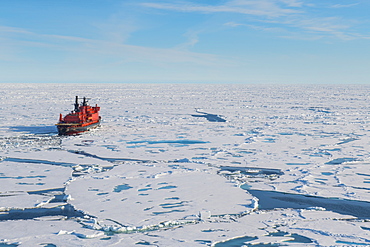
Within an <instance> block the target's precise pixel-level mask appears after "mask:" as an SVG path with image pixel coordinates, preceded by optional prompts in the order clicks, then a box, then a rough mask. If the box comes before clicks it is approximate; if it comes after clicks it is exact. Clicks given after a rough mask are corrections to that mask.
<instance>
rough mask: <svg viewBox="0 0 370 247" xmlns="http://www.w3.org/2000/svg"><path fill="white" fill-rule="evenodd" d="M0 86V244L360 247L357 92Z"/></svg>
mask: <svg viewBox="0 0 370 247" xmlns="http://www.w3.org/2000/svg"><path fill="white" fill-rule="evenodd" d="M0 85H1V88H0V95H1V96H0V168H1V169H0V246H48V247H51V246H215V247H234V246H351V245H353V246H354V245H363V246H366V245H368V246H369V245H370V223H369V222H370V171H369V167H370V157H369V156H370V151H369V148H368V147H369V144H370V139H369V136H370V133H369V130H370V121H369V114H370V106H369V96H370V86H360V85H353V86H352V85H340V86H333V85H331V86H318V85H300V86H297V85H294V86H289V85H274V86H267V85H262V86H258V85H226V84H225V85H223V84H174V85H171V84H0ZM76 95H79V96H86V97H89V98H91V100H90V103H91V104H96V103H97V104H98V105H99V106H101V112H100V113H101V116H102V119H103V121H102V126H101V127H100V128H98V129H95V130H92V131H89V132H85V133H83V134H81V135H76V136H58V135H57V130H56V128H55V126H54V124H55V123H56V122H57V121H58V118H59V113H62V114H66V113H68V112H69V111H70V110H72V108H73V103H74V102H73V100H74V96H76Z"/></svg>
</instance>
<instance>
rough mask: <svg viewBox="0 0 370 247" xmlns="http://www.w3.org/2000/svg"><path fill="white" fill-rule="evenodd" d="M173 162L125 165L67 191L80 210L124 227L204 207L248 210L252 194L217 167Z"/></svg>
mask: <svg viewBox="0 0 370 247" xmlns="http://www.w3.org/2000/svg"><path fill="white" fill-rule="evenodd" d="M171 165H173V164H169V163H156V164H155V165H150V164H132V165H121V166H118V167H115V168H114V169H112V170H111V171H108V172H106V173H104V174H99V175H89V176H85V177H80V178H77V179H75V180H73V181H72V182H71V183H70V184H69V185H68V186H67V189H66V193H67V194H70V195H71V197H72V198H73V200H70V203H71V204H72V205H74V206H75V208H76V209H80V210H83V211H85V212H86V213H88V214H91V215H94V216H97V217H98V218H99V219H110V220H113V221H114V222H118V223H119V224H121V225H122V226H131V225H133V226H143V225H153V224H158V223H160V222H164V221H170V220H178V219H183V218H184V217H187V216H194V215H198V214H199V212H209V213H208V214H209V216H210V215H224V214H238V213H241V212H244V211H246V210H247V209H248V207H249V205H250V203H251V199H252V197H251V196H250V195H249V194H248V193H246V192H245V191H243V190H242V189H240V188H238V187H236V186H235V184H233V183H230V182H228V181H227V180H226V179H225V178H223V177H221V176H218V175H217V174H215V172H214V171H210V170H207V169H193V168H189V167H185V166H181V167H178V166H176V168H174V167H171ZM193 166H194V164H193ZM202 215H204V213H203V214H202ZM203 218H204V217H203Z"/></svg>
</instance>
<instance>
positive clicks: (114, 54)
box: [0, 0, 370, 84]
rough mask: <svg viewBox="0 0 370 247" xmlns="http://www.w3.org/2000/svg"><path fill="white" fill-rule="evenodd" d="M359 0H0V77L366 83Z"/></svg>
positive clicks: (363, 9) (365, 35)
mask: <svg viewBox="0 0 370 247" xmlns="http://www.w3.org/2000/svg"><path fill="white" fill-rule="evenodd" d="M369 13H370V1H368V0H327V1H319V0H222V1H221V0H208V1H205V0H199V1H190V0H182V1H177V0H171V1H168V0H127V1H118V0H77V1H76V0H1V1H0V82H153V83H155V82H166V83H167V82H196V83H201V82H205V83H209V82H215V83H310V84H311V83H313V84H316V83H335V84H340V83H370V15H369Z"/></svg>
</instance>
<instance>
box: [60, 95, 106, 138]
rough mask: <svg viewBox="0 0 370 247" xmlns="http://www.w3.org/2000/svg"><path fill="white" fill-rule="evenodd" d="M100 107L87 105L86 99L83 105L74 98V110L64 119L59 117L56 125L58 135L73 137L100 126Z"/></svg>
mask: <svg viewBox="0 0 370 247" xmlns="http://www.w3.org/2000/svg"><path fill="white" fill-rule="evenodd" d="M99 111H100V107H98V106H97V105H95V106H94V107H92V106H89V105H87V100H86V98H83V103H82V104H79V103H78V96H76V103H75V109H74V110H73V111H72V112H71V113H69V114H67V115H66V116H65V117H64V118H63V116H62V114H60V116H59V122H58V123H57V124H56V126H57V128H58V133H59V135H74V134H77V133H81V132H84V131H87V130H90V129H93V128H96V127H98V126H100V121H101V117H100V116H99Z"/></svg>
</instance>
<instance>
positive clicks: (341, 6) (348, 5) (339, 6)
mask: <svg viewBox="0 0 370 247" xmlns="http://www.w3.org/2000/svg"><path fill="white" fill-rule="evenodd" d="M356 5H359V3H353V4H334V5H332V6H331V8H335V9H339V8H350V7H353V6H356Z"/></svg>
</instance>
